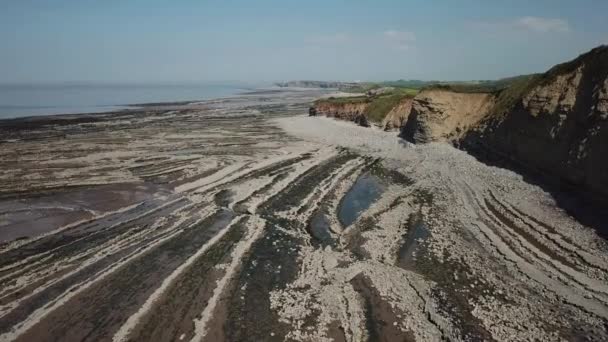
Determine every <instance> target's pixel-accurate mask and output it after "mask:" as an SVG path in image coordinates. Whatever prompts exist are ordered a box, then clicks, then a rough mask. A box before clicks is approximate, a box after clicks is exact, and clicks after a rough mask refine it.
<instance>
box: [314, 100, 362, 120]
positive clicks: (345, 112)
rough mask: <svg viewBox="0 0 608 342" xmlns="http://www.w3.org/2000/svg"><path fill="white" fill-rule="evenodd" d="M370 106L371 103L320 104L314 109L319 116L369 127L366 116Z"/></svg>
mask: <svg viewBox="0 0 608 342" xmlns="http://www.w3.org/2000/svg"><path fill="white" fill-rule="evenodd" d="M368 106H369V103H367V102H356V103H351V102H345V103H330V102H318V103H316V104H315V106H314V107H313V108H314V110H315V112H316V114H317V115H325V116H328V117H333V118H337V119H341V120H348V121H353V122H355V123H357V124H358V125H361V126H369V122H368V120H367V116H366V115H365V111H366V109H367V107H368Z"/></svg>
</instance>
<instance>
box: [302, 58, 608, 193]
mask: <svg viewBox="0 0 608 342" xmlns="http://www.w3.org/2000/svg"><path fill="white" fill-rule="evenodd" d="M400 96H401V97H400ZM311 110H312V111H316V112H318V113H319V114H322V115H327V116H331V117H337V118H340V119H345V120H351V121H355V122H357V123H359V124H363V125H368V122H369V121H372V122H378V123H380V122H381V123H382V127H383V128H384V129H386V130H390V129H395V128H399V127H400V128H401V136H402V137H403V138H405V139H406V140H409V141H411V142H414V143H427V142H433V141H445V142H449V143H453V144H454V145H456V146H458V147H461V148H464V149H466V150H467V151H469V152H470V153H472V154H474V155H476V156H478V157H481V158H483V159H500V160H507V161H508V162H509V163H510V164H511V165H517V166H518V168H520V169H522V170H524V171H531V172H532V173H535V174H540V175H541V177H542V178H543V179H545V180H550V181H555V182H556V183H557V184H558V185H559V186H560V188H567V189H575V190H577V191H580V192H583V193H584V194H588V195H591V196H593V197H594V198H600V199H601V201H602V202H604V201H606V203H608V159H607V158H606V156H608V46H600V47H598V48H595V49H593V50H591V51H589V52H588V53H585V54H583V55H581V56H579V57H578V58H576V59H574V60H572V61H570V62H567V63H563V64H560V65H557V66H555V67H553V68H551V69H550V70H549V71H547V72H546V73H544V74H539V75H527V76H518V77H513V78H508V79H503V80H498V81H494V82H489V83H488V82H485V83H480V84H474V83H471V84H442V85H436V86H430V87H426V88H424V89H423V90H422V91H420V92H419V93H418V94H417V95H416V96H415V97H413V98H412V94H409V96H403V94H401V95H398V94H393V95H381V96H379V97H369V96H368V97H356V98H340V99H334V100H332V101H329V102H327V101H325V102H324V101H318V102H316V103H315V107H313V108H312V109H311Z"/></svg>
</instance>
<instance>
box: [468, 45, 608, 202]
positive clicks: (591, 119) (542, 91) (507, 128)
mask: <svg viewBox="0 0 608 342" xmlns="http://www.w3.org/2000/svg"><path fill="white" fill-rule="evenodd" d="M461 144H462V146H463V147H464V148H466V149H468V150H469V151H471V152H473V153H474V154H478V155H481V154H484V155H485V156H491V157H494V158H495V157H498V156H501V157H504V158H506V159H509V160H511V161H513V162H516V163H518V164H520V165H521V166H523V167H524V168H525V169H529V170H534V171H538V172H539V173H541V174H543V175H545V176H549V177H551V178H554V179H555V180H557V181H558V182H559V184H560V185H567V186H569V187H570V188H574V189H577V190H582V191H584V192H585V193H590V194H593V195H596V196H599V197H601V198H603V199H606V198H608V159H607V158H606V157H607V156H608V47H606V46H603V47H599V48H596V49H593V50H592V51H590V52H588V53H586V54H584V55H581V56H580V57H578V58H577V59H575V60H573V61H571V62H568V63H564V64H561V65H558V66H555V67H554V68H552V69H551V70H549V71H548V72H547V73H546V74H544V75H542V76H541V77H539V78H538V79H536V80H535V81H533V82H531V84H529V85H528V87H527V89H526V91H525V92H523V94H522V96H521V97H520V98H518V99H516V101H514V102H513V105H512V106H511V107H509V108H506V109H504V110H503V111H495V112H494V113H493V115H490V116H488V117H486V118H485V119H484V120H483V121H482V122H481V123H480V124H479V125H478V127H476V128H475V129H474V130H472V131H471V132H469V133H467V134H466V136H465V137H464V138H463V139H462V141H461Z"/></svg>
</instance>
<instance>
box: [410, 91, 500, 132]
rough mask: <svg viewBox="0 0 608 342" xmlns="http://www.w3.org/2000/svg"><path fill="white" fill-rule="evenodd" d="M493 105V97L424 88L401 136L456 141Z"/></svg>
mask: <svg viewBox="0 0 608 342" xmlns="http://www.w3.org/2000/svg"><path fill="white" fill-rule="evenodd" d="M493 104H494V96H493V95H491V94H482V93H456V92H453V91H449V90H424V91H422V92H420V93H419V94H418V95H416V97H415V98H414V100H413V102H412V109H411V112H410V114H409V118H408V119H407V122H406V123H405V125H404V126H403V128H402V131H401V135H402V137H404V138H405V139H406V140H409V141H411V142H414V143H426V142H431V141H456V140H458V139H460V138H461V137H462V136H463V134H465V133H466V132H467V131H468V130H469V129H471V128H472V127H474V126H475V125H477V124H478V123H479V122H480V120H481V119H483V118H484V117H485V116H486V115H487V113H488V112H489V110H490V109H491V108H492V106H493Z"/></svg>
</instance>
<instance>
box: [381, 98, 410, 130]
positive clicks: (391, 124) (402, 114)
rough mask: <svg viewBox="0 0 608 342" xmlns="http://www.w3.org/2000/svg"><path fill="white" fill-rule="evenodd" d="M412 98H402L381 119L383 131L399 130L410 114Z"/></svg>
mask: <svg viewBox="0 0 608 342" xmlns="http://www.w3.org/2000/svg"><path fill="white" fill-rule="evenodd" d="M412 103H413V99H412V98H404V99H403V100H401V102H399V104H398V105H397V106H395V107H394V108H393V109H391V110H390V111H389V112H388V114H387V115H386V117H385V118H384V120H382V129H384V130H385V131H392V130H399V129H401V126H403V125H404V124H405V123H406V122H407V119H408V118H409V116H410V113H411V110H412Z"/></svg>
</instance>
